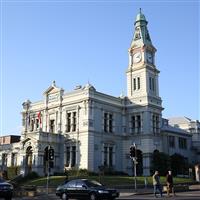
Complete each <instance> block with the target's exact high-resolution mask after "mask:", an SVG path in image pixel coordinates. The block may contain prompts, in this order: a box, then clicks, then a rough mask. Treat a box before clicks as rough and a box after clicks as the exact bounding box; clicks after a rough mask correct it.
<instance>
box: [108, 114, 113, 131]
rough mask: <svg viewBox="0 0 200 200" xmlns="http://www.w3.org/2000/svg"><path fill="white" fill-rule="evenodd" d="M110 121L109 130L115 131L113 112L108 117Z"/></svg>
mask: <svg viewBox="0 0 200 200" xmlns="http://www.w3.org/2000/svg"><path fill="white" fill-rule="evenodd" d="M108 120H109V121H108V123H109V132H110V133H112V132H113V130H112V129H113V124H112V123H113V116H112V114H109V119H108Z"/></svg>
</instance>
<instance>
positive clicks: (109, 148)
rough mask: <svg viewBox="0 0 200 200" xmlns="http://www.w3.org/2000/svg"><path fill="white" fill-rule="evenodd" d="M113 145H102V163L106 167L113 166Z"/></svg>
mask: <svg viewBox="0 0 200 200" xmlns="http://www.w3.org/2000/svg"><path fill="white" fill-rule="evenodd" d="M113 159H114V146H113V145H109V144H108V145H104V151H103V165H104V166H107V167H113V165H114V163H113V161H114V160H113Z"/></svg>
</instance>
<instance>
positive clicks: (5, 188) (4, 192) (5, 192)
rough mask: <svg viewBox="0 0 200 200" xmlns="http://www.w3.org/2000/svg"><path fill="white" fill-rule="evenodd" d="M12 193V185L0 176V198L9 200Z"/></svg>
mask: <svg viewBox="0 0 200 200" xmlns="http://www.w3.org/2000/svg"><path fill="white" fill-rule="evenodd" d="M12 195H13V186H12V185H11V184H9V183H7V182H6V181H4V180H3V179H1V178H0V198H4V199H6V200H11V199H12Z"/></svg>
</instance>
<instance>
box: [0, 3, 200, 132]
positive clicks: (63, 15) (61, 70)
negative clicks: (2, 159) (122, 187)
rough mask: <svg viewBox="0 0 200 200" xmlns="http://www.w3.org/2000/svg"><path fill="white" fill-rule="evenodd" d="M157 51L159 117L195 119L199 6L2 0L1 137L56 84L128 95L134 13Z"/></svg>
mask: <svg viewBox="0 0 200 200" xmlns="http://www.w3.org/2000/svg"><path fill="white" fill-rule="evenodd" d="M140 7H141V8H142V12H143V13H144V14H145V16H146V19H147V20H148V22H149V23H148V29H149V32H150V36H151V39H152V42H153V44H154V46H155V47H156V48H157V53H156V65H157V68H158V69H159V70H160V71H161V73H160V78H159V81H160V86H159V87H160V96H161V98H162V100H163V107H164V108H165V110H164V111H163V117H166V118H168V117H172V116H187V117H189V118H192V119H200V110H199V85H200V84H199V83H200V82H199V72H200V71H199V58H198V57H199V3H198V2H197V1H126V0H123V1H122V0H121V1H109V0H108V1H100V0H99V1H76V0H74V1H64V0H63V1H59V0H58V1H50V0H49V1H36V0H35V1H34V0H31V1H29V0H27V1H17V0H12V1H10V0H6V1H4V0H1V32H0V33H1V82H0V83H1V87H0V88H1V93H0V94H1V99H0V101H1V102H0V103H1V107H0V108H1V111H0V112H1V115H0V122H1V123H0V131H1V134H3V135H7V134H20V126H21V115H20V112H21V110H22V103H23V102H24V101H25V100H26V99H30V100H31V101H32V102H34V101H38V100H42V98H43V96H42V95H43V92H44V91H45V90H46V89H47V88H48V87H49V86H50V85H51V83H52V81H53V80H55V81H56V84H57V86H59V87H62V88H64V89H65V91H71V90H73V89H74V87H75V86H76V85H84V84H86V83H87V82H88V81H89V82H90V83H91V84H93V85H94V87H95V88H96V89H97V90H98V91H100V92H103V93H107V94H110V95H113V96H119V95H120V94H121V93H122V92H124V94H126V74H125V71H126V69H127V67H128V48H129V46H130V43H131V40H132V37H133V30H134V20H135V17H136V14H137V13H138V11H139V8H140Z"/></svg>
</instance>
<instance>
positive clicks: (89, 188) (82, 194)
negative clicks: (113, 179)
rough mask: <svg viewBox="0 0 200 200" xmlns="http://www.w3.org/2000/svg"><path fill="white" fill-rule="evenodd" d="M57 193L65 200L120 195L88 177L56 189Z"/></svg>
mask: <svg viewBox="0 0 200 200" xmlns="http://www.w3.org/2000/svg"><path fill="white" fill-rule="evenodd" d="M56 195H57V196H59V197H60V198H61V199H63V200H68V199H71V198H72V199H87V200H98V199H99V200H101V199H109V200H113V199H115V198H116V197H119V192H118V191H117V190H115V189H109V188H106V187H105V186H103V185H102V184H101V183H99V182H97V181H94V180H88V179H74V180H71V181H68V182H67V183H65V184H63V185H59V186H58V187H57V189H56Z"/></svg>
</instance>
